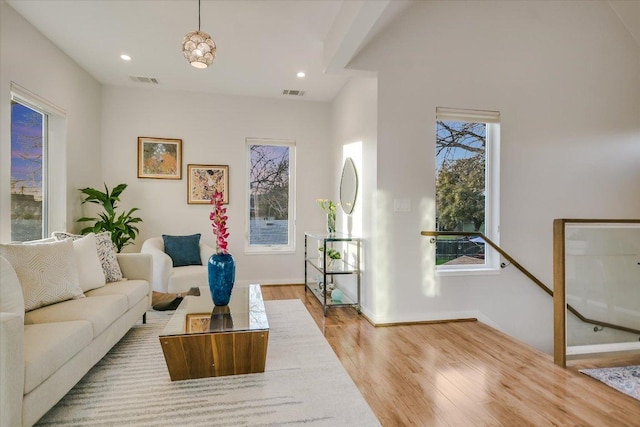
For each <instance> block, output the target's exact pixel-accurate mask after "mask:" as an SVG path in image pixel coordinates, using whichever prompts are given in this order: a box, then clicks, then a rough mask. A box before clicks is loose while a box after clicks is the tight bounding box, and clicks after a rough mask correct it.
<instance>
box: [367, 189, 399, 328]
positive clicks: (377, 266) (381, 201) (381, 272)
mask: <svg viewBox="0 0 640 427" xmlns="http://www.w3.org/2000/svg"><path fill="white" fill-rule="evenodd" d="M373 203H374V206H375V209H376V212H377V213H376V217H377V218H376V219H377V224H376V227H375V231H374V233H375V235H374V239H373V240H374V241H375V242H376V244H375V245H374V247H373V252H374V259H373V263H372V265H373V268H374V272H373V277H375V278H376V279H375V284H374V288H375V294H374V296H373V300H374V307H375V313H376V320H378V319H379V320H385V319H388V317H389V315H390V314H391V313H392V312H393V310H392V308H391V303H392V301H394V299H393V297H394V296H395V295H396V294H397V289H396V286H395V285H396V284H394V283H393V281H392V271H391V263H392V262H393V260H394V257H395V256H396V252H397V251H395V250H394V248H393V246H392V243H393V242H392V236H393V234H394V230H393V223H392V221H391V219H392V218H391V216H390V215H389V212H392V211H393V200H392V198H391V195H389V194H388V193H386V192H384V191H378V192H377V193H376V195H375V197H374V200H373Z"/></svg>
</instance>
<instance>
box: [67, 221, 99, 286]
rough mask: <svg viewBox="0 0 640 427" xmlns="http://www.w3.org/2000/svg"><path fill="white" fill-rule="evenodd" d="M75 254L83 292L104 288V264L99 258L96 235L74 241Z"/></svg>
mask: <svg viewBox="0 0 640 427" xmlns="http://www.w3.org/2000/svg"><path fill="white" fill-rule="evenodd" d="M73 252H75V255H76V265H77V266H78V280H79V281H80V288H82V291H83V292H87V291H90V290H91V289H96V288H100V287H102V286H104V284H105V278H104V272H103V271H102V264H101V263H100V258H98V249H97V247H96V235H95V234H93V233H89V234H87V235H86V236H84V237H81V238H79V239H76V240H74V241H73Z"/></svg>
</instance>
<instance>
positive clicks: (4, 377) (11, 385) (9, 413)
mask: <svg viewBox="0 0 640 427" xmlns="http://www.w3.org/2000/svg"><path fill="white" fill-rule="evenodd" d="M23 395H24V320H23V318H22V317H21V316H20V315H19V314H14V313H0V426H20V425H22V397H23Z"/></svg>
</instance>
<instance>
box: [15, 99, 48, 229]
mask: <svg viewBox="0 0 640 427" xmlns="http://www.w3.org/2000/svg"><path fill="white" fill-rule="evenodd" d="M43 125H44V115H43V114H42V113H40V112H38V111H34V110H32V109H31V108H29V107H26V106H24V105H22V104H19V103H17V102H12V103H11V239H12V240H16V241H26V240H34V239H40V238H42V237H43V236H42V234H43V230H44V227H43V217H44V216H43V185H42V184H43V182H42V178H43V177H42V173H43V160H44V149H43V148H44V147H43V132H44V127H43Z"/></svg>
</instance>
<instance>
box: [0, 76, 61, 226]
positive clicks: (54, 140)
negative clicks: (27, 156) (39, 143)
mask: <svg viewBox="0 0 640 427" xmlns="http://www.w3.org/2000/svg"><path fill="white" fill-rule="evenodd" d="M10 102H18V103H20V104H22V105H25V106H27V107H29V108H31V109H33V110H35V111H38V112H39V113H42V114H43V115H44V116H45V117H46V123H47V126H46V129H45V130H44V132H43V139H45V140H46V142H45V141H43V145H44V146H45V147H46V148H45V150H46V151H45V153H44V156H45V158H44V159H43V176H42V180H43V200H46V205H45V204H43V213H42V215H43V238H46V237H48V236H49V234H48V233H49V232H50V231H51V230H66V229H67V208H68V206H67V158H66V150H67V148H66V147H67V142H66V141H67V112H66V110H65V109H63V108H61V107H59V106H58V105H56V104H55V103H53V102H51V101H49V100H47V99H45V98H43V97H41V96H39V95H37V94H35V93H33V92H31V91H30V90H28V89H26V88H24V87H22V86H20V85H19V84H17V83H15V82H13V81H12V82H11V88H10ZM10 111H11V110H10ZM10 122H11V119H10ZM9 145H11V143H9ZM9 151H10V150H9ZM4 165H6V166H7V167H8V168H9V169H10V168H11V160H9V161H8V162H7V163H3V166H4ZM8 202H9V203H10V200H8ZM10 212H11V209H9V210H8V213H9V217H4V216H3V217H2V219H1V221H2V230H3V232H4V231H5V230H6V231H7V232H8V234H9V236H10V235H11V233H12V231H11V218H10ZM45 218H46V220H45Z"/></svg>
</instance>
